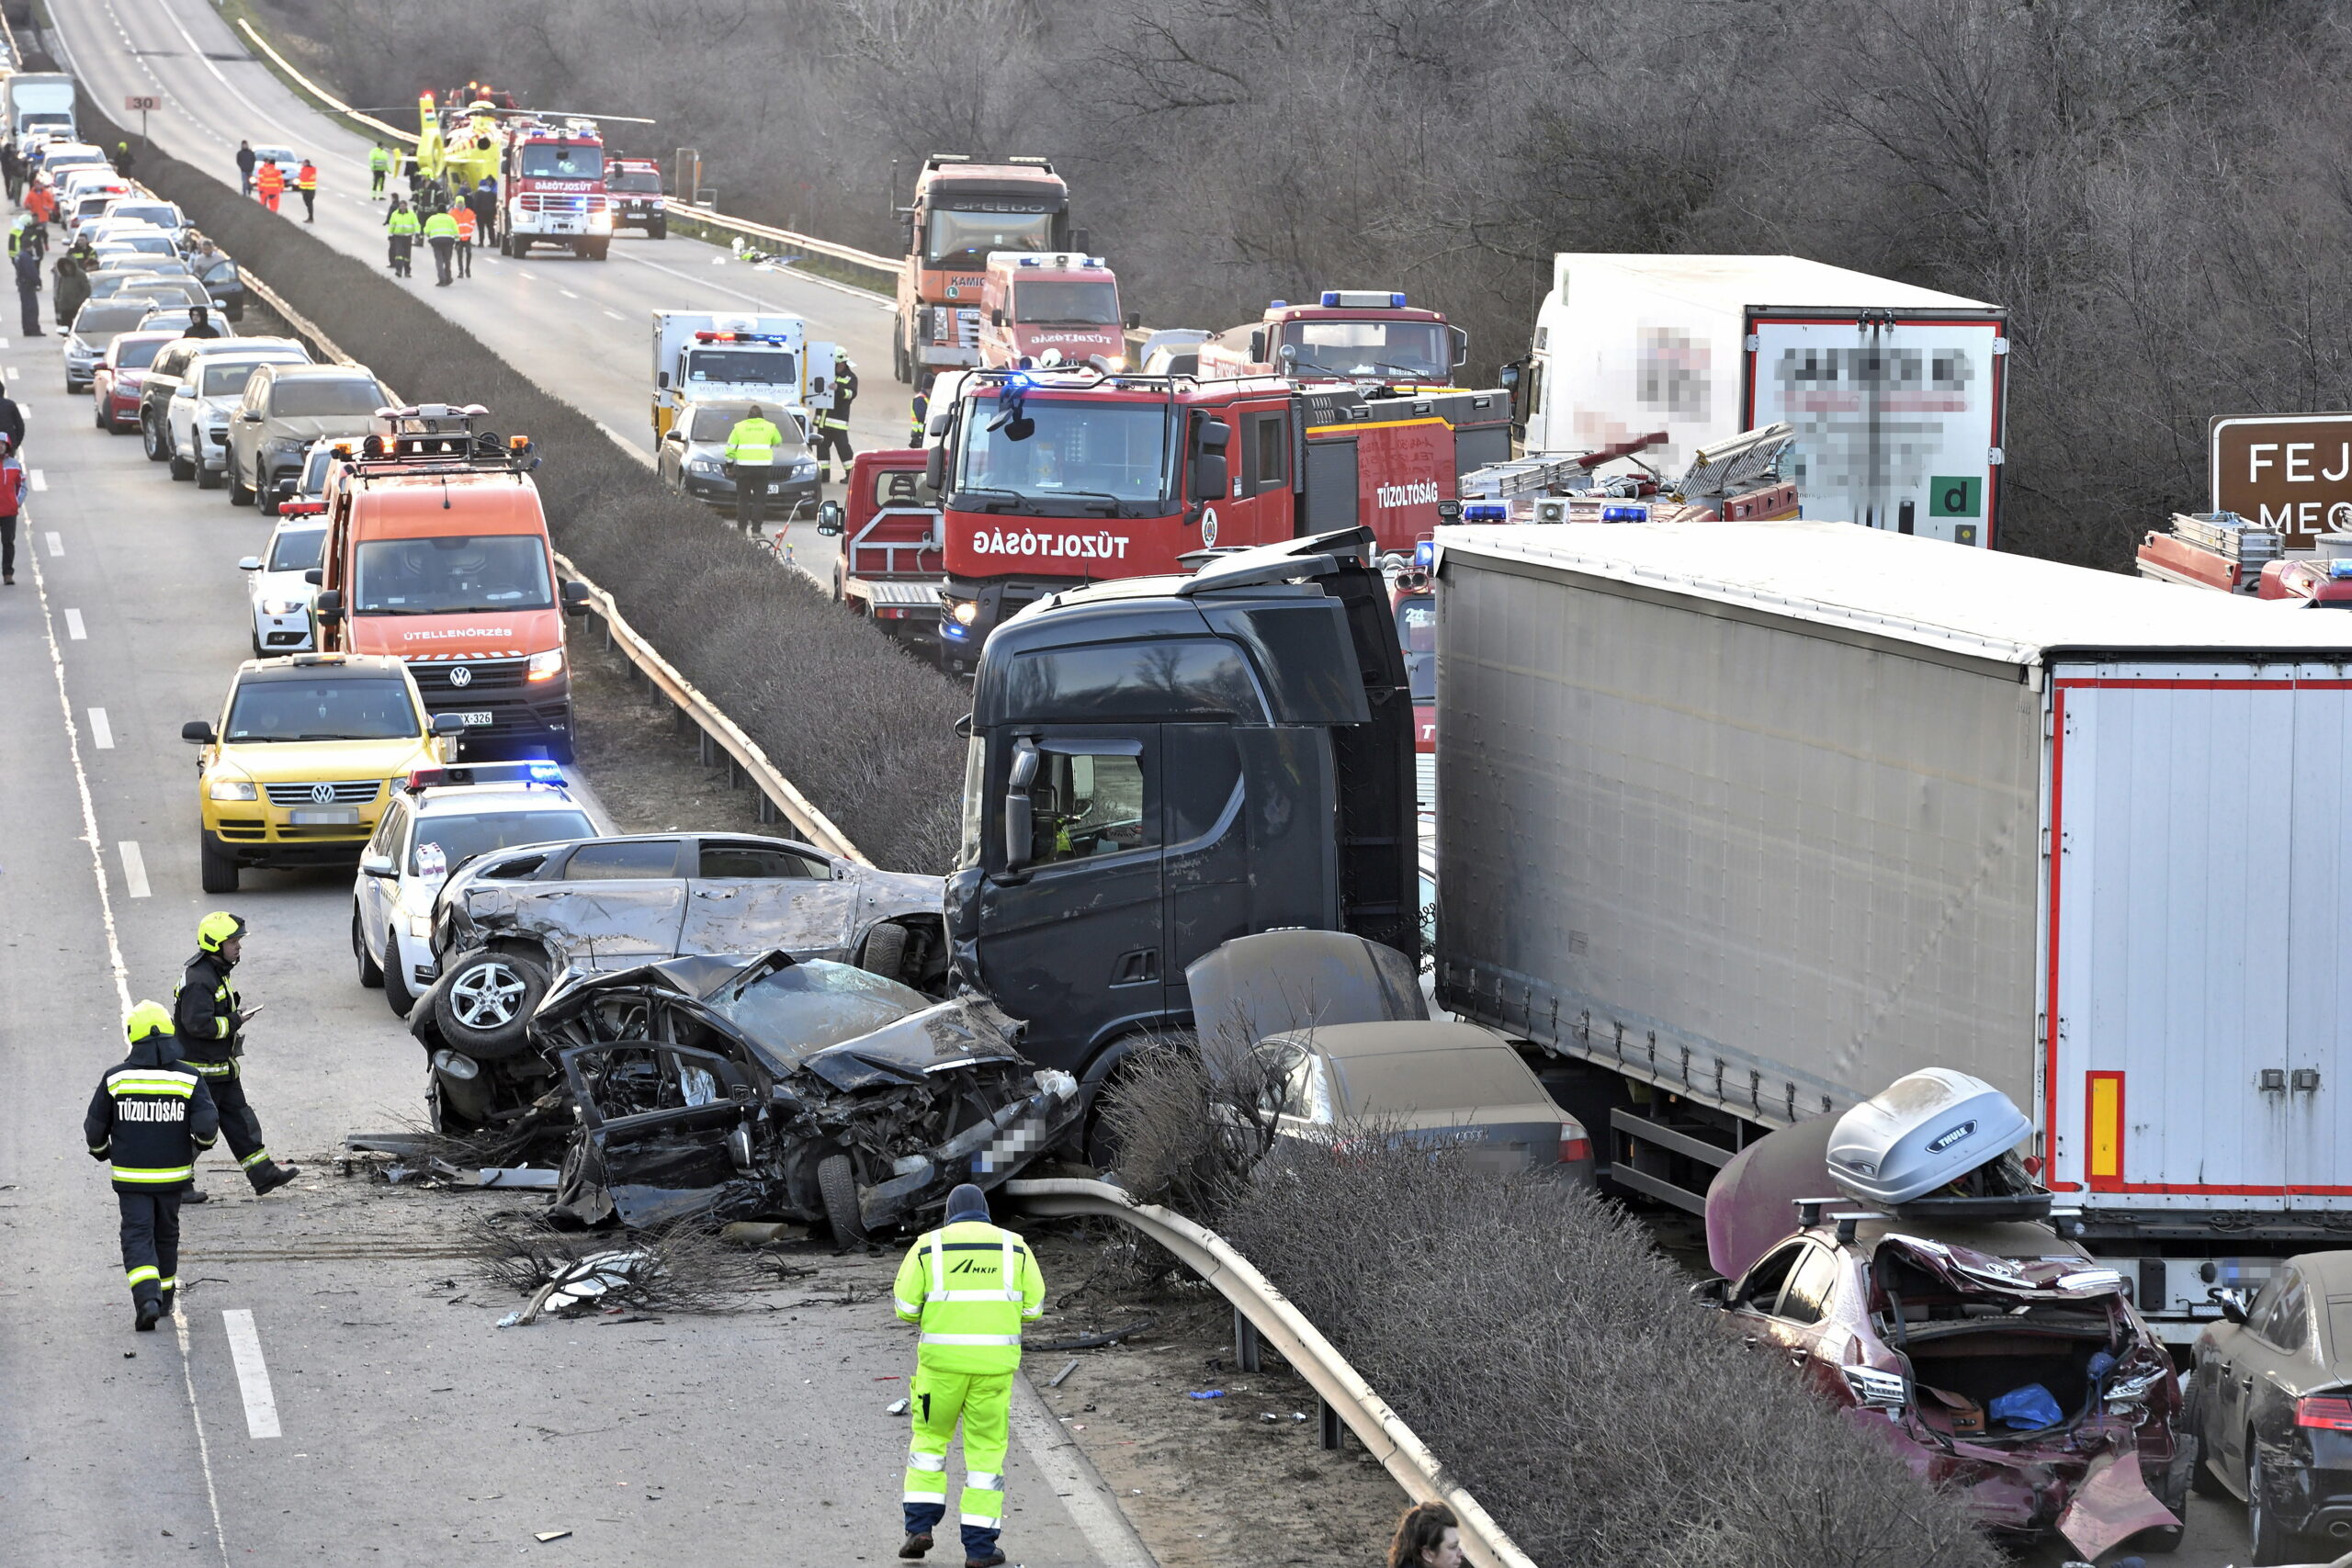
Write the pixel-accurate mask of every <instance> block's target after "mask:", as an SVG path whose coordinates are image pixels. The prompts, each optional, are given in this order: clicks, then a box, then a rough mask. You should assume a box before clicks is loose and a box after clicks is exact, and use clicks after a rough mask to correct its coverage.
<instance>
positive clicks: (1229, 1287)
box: [1003, 1178, 1535, 1568]
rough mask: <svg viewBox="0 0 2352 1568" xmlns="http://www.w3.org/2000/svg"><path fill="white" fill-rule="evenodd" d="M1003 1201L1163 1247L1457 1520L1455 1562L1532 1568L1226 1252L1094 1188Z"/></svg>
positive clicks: (1032, 1186)
mask: <svg viewBox="0 0 2352 1568" xmlns="http://www.w3.org/2000/svg"><path fill="white" fill-rule="evenodd" d="M1003 1190H1004V1192H1005V1194H1006V1195H1007V1196H1008V1197H1011V1198H1013V1199H1015V1200H1017V1201H1019V1202H1020V1203H1021V1205H1022V1207H1023V1208H1024V1209H1026V1210H1027V1211H1029V1212H1030V1213H1035V1214H1088V1215H1093V1216H1096V1217H1099V1218H1105V1219H1114V1220H1117V1221H1118V1222H1120V1223H1121V1224H1126V1225H1131V1226H1133V1227H1134V1228H1135V1229H1136V1230H1139V1231H1141V1232H1142V1233H1143V1234H1144V1235H1147V1236H1148V1237H1149V1238H1150V1239H1151V1240H1153V1241H1154V1242H1156V1243H1158V1244H1159V1246H1161V1247H1166V1248H1167V1249H1168V1250H1169V1251H1170V1252H1171V1253H1173V1254H1175V1255H1176V1257H1177V1258H1179V1259H1180V1260H1181V1261H1182V1263H1183V1264H1184V1266H1185V1267H1186V1268H1188V1269H1192V1270H1193V1272H1194V1273H1196V1274H1198V1275H1199V1276H1200V1277H1201V1278H1202V1279H1203V1280H1206V1281H1207V1282H1208V1283H1210V1284H1212V1285H1214V1286H1216V1288H1217V1290H1218V1292H1220V1293H1221V1294H1223V1295H1224V1297H1225V1299H1226V1300H1227V1301H1229V1302H1231V1303H1233V1304H1234V1306H1235V1308H1236V1309H1237V1310H1238V1311H1239V1312H1240V1313H1241V1314H1242V1315H1243V1316H1245V1317H1247V1318H1248V1319H1249V1320H1250V1323H1251V1324H1252V1325H1254V1326H1255V1327H1256V1328H1257V1330H1258V1333H1259V1335H1260V1337H1261V1338H1262V1339H1263V1340H1265V1342H1266V1343H1268V1344H1271V1345H1272V1346H1273V1347H1274V1348H1275V1349H1276V1350H1277V1351H1279V1352H1280V1353H1281V1355H1282V1357H1283V1359H1284V1360H1286V1361H1288V1362H1289V1363H1290V1364H1291V1366H1292V1367H1293V1368H1295V1369H1296V1371H1298V1373H1299V1375H1300V1376H1302V1377H1304V1378H1305V1379H1306V1381H1307V1382H1308V1383H1309V1384H1310V1385H1312V1386H1313V1388H1314V1390H1315V1392H1316V1393H1318V1394H1320V1395H1321V1396H1322V1398H1323V1403H1324V1404H1326V1405H1328V1406H1329V1407H1330V1408H1331V1409H1333V1410H1335V1411H1337V1412H1339V1415H1340V1419H1341V1420H1343V1421H1345V1422H1346V1423H1347V1424H1348V1427H1349V1429H1350V1430H1351V1431H1352V1432H1354V1433H1355V1435H1356V1437H1357V1438H1358V1439H1359V1440H1360V1441H1362V1442H1363V1446H1364V1448H1365V1450H1367V1451H1368V1452H1370V1453H1371V1454H1373V1455H1374V1457H1375V1458H1377V1459H1378V1460H1379V1461H1380V1462H1381V1464H1382V1465H1384V1466H1385V1468H1386V1469H1387V1471H1388V1473H1389V1474H1390V1475H1392V1476H1394V1477H1395V1478H1396V1480H1397V1484H1398V1485H1400V1486H1402V1487H1404V1489H1405V1490H1406V1492H1407V1493H1408V1495H1411V1496H1412V1497H1413V1499H1414V1500H1415V1501H1417V1502H1430V1501H1437V1502H1442V1503H1443V1504H1445V1505H1446V1506H1448V1507H1450V1508H1452V1509H1453V1514H1454V1517H1456V1518H1458V1519H1460V1520H1461V1521H1462V1554H1463V1555H1464V1557H1466V1558H1468V1559H1469V1560H1470V1561H1471V1562H1475V1563H1476V1564H1477V1565H1478V1568H1535V1563H1534V1561H1533V1559H1532V1558H1530V1557H1529V1556H1528V1555H1527V1553H1525V1552H1524V1551H1521V1550H1520V1549H1519V1547H1518V1546H1517V1545H1516V1544H1514V1543H1513V1542H1512V1540H1511V1539H1510V1536H1509V1535H1507V1534H1505V1533H1504V1532H1503V1528H1502V1527H1501V1526H1500V1525H1498V1524H1497V1523H1496V1522H1495V1521H1494V1518H1493V1517H1492V1516H1490V1515H1489V1514H1488V1513H1487V1510H1486V1509H1485V1508H1484V1507H1482V1506H1480V1505H1479V1503H1478V1500H1477V1499H1476V1497H1473V1496H1472V1495H1470V1494H1469V1492H1468V1491H1467V1490H1465V1489H1464V1487H1463V1486H1462V1485H1461V1484H1459V1483H1456V1482H1455V1481H1454V1480H1453V1478H1452V1477H1451V1476H1449V1475H1448V1474H1447V1473H1446V1471H1445V1467H1444V1466H1443V1465H1442V1464H1441V1463H1440V1462H1439V1461H1438V1459H1437V1456H1436V1455H1434V1454H1432V1453H1430V1450H1429V1448H1428V1446H1427V1445H1426V1444H1424V1443H1423V1442H1422V1441H1421V1439H1420V1438H1419V1437H1418V1436H1416V1435H1415V1434H1414V1431H1413V1429H1412V1427H1408V1426H1407V1425H1406V1424H1405V1419H1404V1417H1402V1416H1398V1415H1397V1413H1396V1412H1395V1411H1394V1410H1391V1409H1390V1408H1389V1407H1388V1404H1387V1402H1386V1401H1385V1400H1384V1399H1382V1398H1381V1397H1380V1395H1379V1394H1377V1393H1374V1392H1373V1389H1372V1385H1371V1384H1369V1383H1367V1382H1364V1380H1363V1375H1362V1374H1360V1373H1359V1372H1357V1371H1356V1370H1355V1369H1354V1368H1353V1367H1351V1366H1350V1365H1349V1364H1348V1359H1347V1358H1346V1357H1344V1356H1342V1355H1340V1352H1339V1350H1338V1349H1337V1348H1335V1347H1334V1346H1333V1345H1332V1344H1331V1342H1330V1341H1329V1340H1328V1339H1326V1338H1324V1337H1323V1335H1322V1333H1321V1331H1319V1330H1318V1329H1317V1328H1316V1326H1315V1325H1313V1324H1311V1323H1309V1322H1307V1321H1306V1316H1305V1315H1304V1314H1301V1313H1300V1312H1299V1310H1298V1309H1297V1308H1296V1307H1295V1306H1293V1305H1291V1303H1290V1300H1289V1298H1287V1297H1286V1296H1284V1295H1283V1293H1282V1292H1280V1291H1278V1290H1276V1289H1275V1288H1274V1286H1273V1283H1272V1280H1268V1279H1267V1278H1266V1277H1265V1276H1264V1275H1263V1274H1261V1273H1260V1272H1258V1270H1257V1269H1256V1268H1255V1267H1254V1266H1253V1265H1252V1264H1251V1263H1250V1260H1249V1259H1248V1258H1244V1257H1242V1256H1241V1254H1240V1253H1238V1252H1237V1251H1235V1250H1234V1248H1233V1245H1232V1244H1231V1243H1230V1242H1228V1241H1227V1240H1226V1239H1225V1238H1224V1237H1223V1236H1221V1235H1217V1234H1216V1232H1215V1231H1212V1230H1209V1229H1208V1228H1206V1227H1205V1226H1203V1225H1200V1224H1195V1223H1193V1221H1191V1220H1188V1219H1186V1218H1185V1217H1184V1216H1183V1215H1182V1214H1179V1213H1173V1212H1172V1211H1170V1210H1168V1209H1163V1208H1159V1207H1158V1206H1156V1205H1154V1204H1150V1203H1138V1202H1136V1201H1135V1200H1134V1199H1133V1198H1132V1197H1130V1196H1129V1195H1128V1194H1127V1193H1126V1192H1125V1190H1122V1189H1120V1188H1116V1187H1114V1186H1112V1185H1111V1184H1110V1183H1108V1182H1103V1181H1077V1180H1069V1179H1060V1178H1049V1179H1036V1180H1020V1179H1016V1180H1012V1181H1008V1182H1006V1183H1005V1184H1004V1189H1003Z"/></svg>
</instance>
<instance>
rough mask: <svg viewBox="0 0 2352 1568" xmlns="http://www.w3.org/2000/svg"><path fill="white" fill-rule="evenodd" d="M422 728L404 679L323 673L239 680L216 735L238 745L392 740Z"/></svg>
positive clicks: (420, 730)
mask: <svg viewBox="0 0 2352 1568" xmlns="http://www.w3.org/2000/svg"><path fill="white" fill-rule="evenodd" d="M423 730H424V726H423V724H421V723H420V722H419V721H418V719H417V716H416V708H415V706H414V705H413V704H412V703H411V702H410V701H409V695H408V682H405V681H388V680H385V679H383V678H382V677H380V676H370V677H367V678H364V679H360V680H352V679H349V678H348V677H334V676H329V677H325V678H322V679H320V680H315V681H286V680H277V681H246V682H243V683H242V684H240V685H239V686H238V687H237V695H236V697H235V699H234V700H233V701H232V702H231V703H230V704H229V724H228V728H227V729H226V730H225V731H224V732H223V733H222V735H221V739H224V740H228V741H232V742H236V743H240V744H251V743H253V742H255V741H270V740H397V739H401V737H403V736H411V735H417V734H421V733H422V732H423Z"/></svg>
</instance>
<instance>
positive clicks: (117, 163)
mask: <svg viewBox="0 0 2352 1568" xmlns="http://www.w3.org/2000/svg"><path fill="white" fill-rule="evenodd" d="M114 172H115V173H116V174H118V175H121V176H122V177H123V178H124V179H129V178H130V142H128V141H118V142H116V143H115V144H114Z"/></svg>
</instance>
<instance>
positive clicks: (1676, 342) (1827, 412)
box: [1515, 253, 2008, 548]
mask: <svg viewBox="0 0 2352 1568" xmlns="http://www.w3.org/2000/svg"><path fill="white" fill-rule="evenodd" d="M2007 354H2008V325H2007V313H2006V312H2005V311H2004V310H2002V309H2001V307H1999V306H1997V305H1987V304H1985V303H1983V302H1981V301H1979V300H1974V299H1962V298H1961V297H1959V296H1958V295H1953V294H1943V293H1939V292H1938V291H1936V290H1934V289H1930V288H1917V287H1914V286H1913V285H1911V284H1907V283H1896V282H1893V281H1891V280H1889V279H1887V278H1883V277H1872V276H1870V275H1869V274H1867V273H1860V272H1851V271H1849V270H1847V269H1846V268H1844V267H1836V266H1827V265H1823V264H1822V263H1819V262H1812V261H1805V260H1804V259H1802V258H1800V257H1797V256H1769V255H1766V256H1685V255H1601V254H1576V253H1564V254H1560V255H1558V256H1556V257H1555V258H1554V262H1553V268H1552V289H1551V292H1550V293H1549V294H1548V295H1547V296H1545V298H1544V303H1543V306H1542V308H1541V310H1539V311H1538V313H1537V315H1536V318H1535V336H1534V341H1533V343H1532V345H1531V347H1530V350H1529V355H1528V357H1527V359H1526V360H1525V361H1523V362H1522V363H1521V365H1520V366H1519V367H1517V368H1518V373H1519V382H1518V386H1517V388H1516V389H1515V402H1516V405H1517V412H1518V416H1519V418H1518V422H1517V423H1519V424H1520V425H1521V437H1522V440H1523V444H1524V446H1525V447H1526V449H1527V450H1528V451H1530V452H1540V453H1555V454H1562V455H1569V454H1575V453H1579V452H1590V451H1593V450H1595V449H1598V448H1601V447H1607V446H1615V445H1617V444H1619V443H1621V442H1623V441H1626V440H1627V439H1629V438H1631V437H1634V436H1638V435H1641V434H1647V433H1649V432H1652V431H1659V430H1662V431H1665V432H1666V433H1667V435H1668V441H1667V443H1666V445H1665V446H1662V447H1657V448H1653V449H1652V450H1651V451H1650V452H1647V453H1645V454H1644V456H1645V458H1646V459H1647V460H1649V461H1652V462H1654V463H1656V464H1657V465H1659V466H1661V467H1662V468H1666V469H1667V470H1668V471H1672V470H1674V469H1677V468H1681V467H1682V466H1683V465H1684V464H1686V463H1688V462H1689V461H1690V458H1691V453H1692V451H1693V450H1695V449H1697V448H1700V447H1703V446H1709V445H1711V444H1713V443H1716V442H1720V441H1723V440H1724V439H1725V438H1726V437H1729V436H1733V435H1736V434H1739V433H1740V432H1742V431H1747V430H1753V429H1756V428H1757V427H1758V426H1761V425H1769V424H1773V423H1780V422H1782V421H1785V422H1787V423H1789V424H1790V425H1792V427H1793V428H1794V430H1795V432H1796V439H1795V443H1794V445H1793V446H1792V450H1791V453H1790V457H1789V461H1788V464H1787V466H1786V477H1788V478H1789V479H1792V480H1793V481H1794V482H1795V484H1796V486H1797V490H1798V491H1799V493H1800V494H1801V495H1802V497H1803V499H1804V514H1805V515H1806V516H1807V517H1819V518H1826V519H1831V520H1836V521H1839V522H1848V523H1860V524H1863V525H1867V526H1870V527H1873V528H1883V529H1885V530H1888V531H1890V532H1894V533H1900V534H1914V535H1918V536H1924V537H1927V538H1934V539H1946V540H1951V541H1955V542H1957V543H1960V544H1964V545H1975V546H1978V547H1985V548H1990V547H1992V545H1993V543H1994V536H1995V533H1996V528H1997V525H1998V522H1999V517H2000V503H2001V490H2002V486H2001V441H2002V417H2003V407H2004V403H2005V400H2006V395H2007V378H2006V376H2005V374H2004V371H2005V370H2006V367H2007Z"/></svg>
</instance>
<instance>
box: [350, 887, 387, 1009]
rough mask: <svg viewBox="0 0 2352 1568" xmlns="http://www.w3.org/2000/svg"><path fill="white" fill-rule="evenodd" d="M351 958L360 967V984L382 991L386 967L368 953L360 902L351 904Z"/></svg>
mask: <svg viewBox="0 0 2352 1568" xmlns="http://www.w3.org/2000/svg"><path fill="white" fill-rule="evenodd" d="M351 956H352V958H353V960H354V961H355V962H356V963H357V964H358V965H359V983H360V984H361V985H363V986H365V987H368V989H369V990H371V991H374V990H380V989H382V988H383V984H384V966H383V965H382V964H379V963H377V962H376V955H375V954H374V953H370V952H368V933H367V931H366V929H365V928H364V927H362V926H361V925H360V923H359V901H358V900H357V899H356V898H355V899H353V900H352V902H351Z"/></svg>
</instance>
